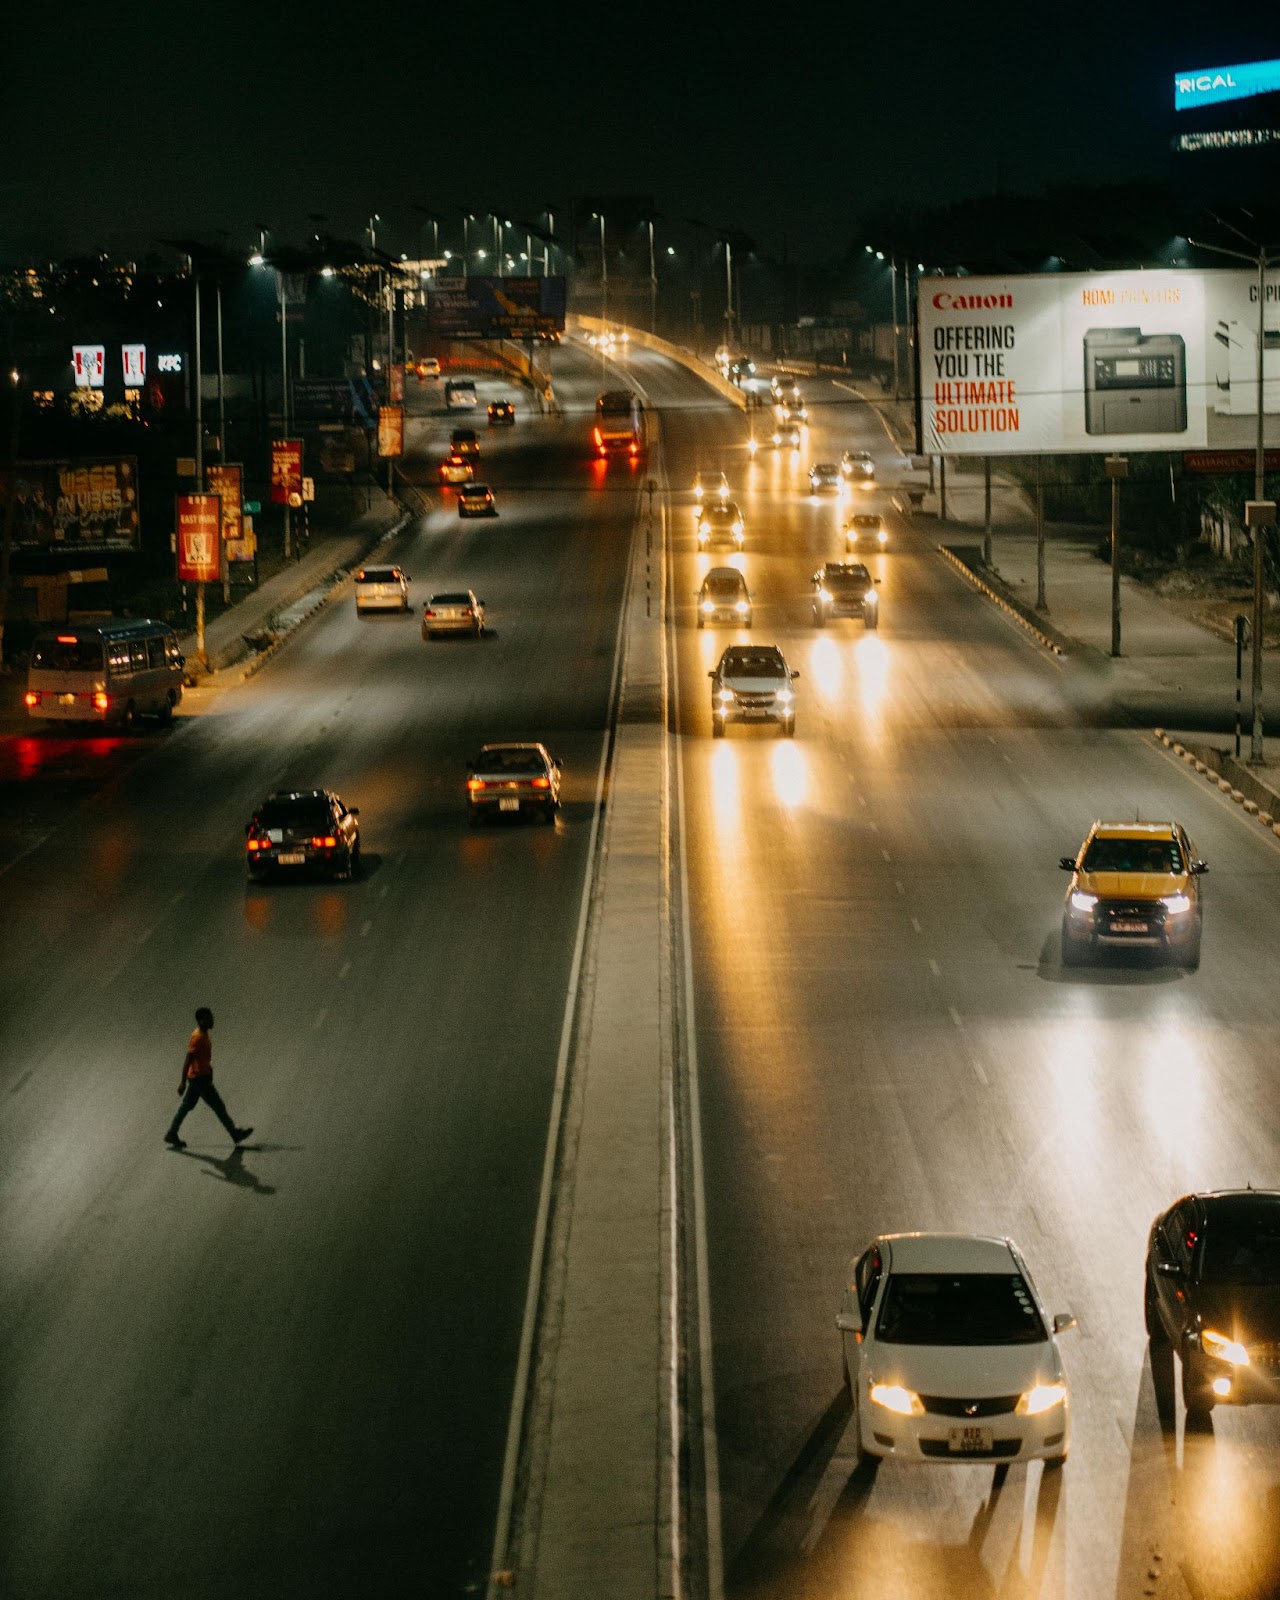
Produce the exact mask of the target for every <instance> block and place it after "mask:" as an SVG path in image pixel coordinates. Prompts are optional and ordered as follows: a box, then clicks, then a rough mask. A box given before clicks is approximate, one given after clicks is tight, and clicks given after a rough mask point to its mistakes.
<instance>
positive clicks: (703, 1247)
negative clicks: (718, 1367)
mask: <svg viewBox="0 0 1280 1600" xmlns="http://www.w3.org/2000/svg"><path fill="white" fill-rule="evenodd" d="M670 654H671V683H672V704H673V705H674V706H675V724H676V725H675V740H676V816H677V817H678V818H679V833H680V937H681V939H682V940H683V942H684V973H683V978H684V1006H685V1025H684V1036H685V1049H686V1063H687V1072H688V1081H689V1099H688V1112H689V1166H690V1169H691V1173H690V1181H691V1184H692V1188H693V1250H694V1276H695V1282H696V1285H697V1295H698V1385H699V1388H700V1390H701V1392H702V1415H701V1419H700V1420H701V1423H702V1463H703V1480H704V1481H703V1498H704V1500H705V1502H706V1508H707V1596H708V1600H723V1596H724V1550H723V1548H722V1544H721V1537H722V1536H721V1528H720V1446H719V1439H718V1435H717V1433H716V1390H715V1370H714V1362H713V1356H712V1346H711V1270H710V1267H709V1265H708V1253H707V1198H706V1192H705V1179H704V1176H703V1164H702V1107H701V1098H702V1091H701V1088H700V1086H699V1082H698V1036H697V1026H696V1021H695V1014H694V1001H693V930H692V920H691V918H690V914H689V856H688V838H687V835H686V832H685V828H686V814H685V800H684V749H683V730H682V729H681V726H680V659H679V652H678V650H677V649H676V648H675V647H674V645H673V646H672V647H671V651H670ZM863 803H864V804H865V803H866V802H865V801H864V802H863Z"/></svg>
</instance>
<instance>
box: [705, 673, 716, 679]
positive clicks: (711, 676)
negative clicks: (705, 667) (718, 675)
mask: <svg viewBox="0 0 1280 1600" xmlns="http://www.w3.org/2000/svg"><path fill="white" fill-rule="evenodd" d="M707 677H708V678H714V677H715V673H714V672H708V673H707Z"/></svg>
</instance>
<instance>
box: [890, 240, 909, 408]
mask: <svg viewBox="0 0 1280 1600" xmlns="http://www.w3.org/2000/svg"><path fill="white" fill-rule="evenodd" d="M904 287H905V285H904ZM889 291H890V293H891V294H892V296H893V398H894V399H895V400H897V399H899V398H900V396H901V388H900V385H899V377H898V338H899V336H898V258H897V256H895V255H894V254H893V252H892V251H890V252H889Z"/></svg>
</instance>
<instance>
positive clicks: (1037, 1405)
mask: <svg viewBox="0 0 1280 1600" xmlns="http://www.w3.org/2000/svg"><path fill="white" fill-rule="evenodd" d="M1066 1400H1067V1386H1066V1384H1065V1383H1037V1384H1033V1385H1032V1387H1031V1388H1030V1389H1028V1390H1027V1391H1026V1393H1025V1394H1022V1395H1020V1396H1019V1397H1018V1403H1017V1405H1016V1406H1015V1407H1014V1408H1013V1409H1014V1412H1015V1413H1016V1415H1018V1416H1020V1417H1038V1416H1039V1415H1040V1414H1041V1413H1042V1412H1044V1411H1052V1410H1053V1408H1054V1406H1061V1405H1065V1404H1066Z"/></svg>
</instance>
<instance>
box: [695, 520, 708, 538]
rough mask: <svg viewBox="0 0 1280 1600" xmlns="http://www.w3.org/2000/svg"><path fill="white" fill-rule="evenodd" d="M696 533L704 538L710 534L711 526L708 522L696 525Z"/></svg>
mask: <svg viewBox="0 0 1280 1600" xmlns="http://www.w3.org/2000/svg"><path fill="white" fill-rule="evenodd" d="M698 532H699V533H700V534H702V535H703V536H704V537H705V535H706V534H708V533H710V532H711V524H710V523H709V522H700V523H699V524H698Z"/></svg>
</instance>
